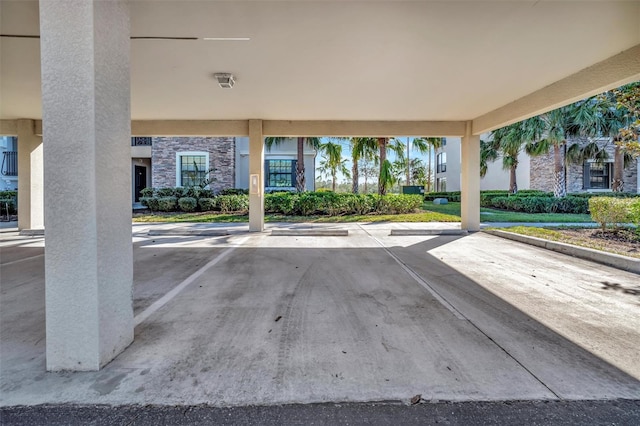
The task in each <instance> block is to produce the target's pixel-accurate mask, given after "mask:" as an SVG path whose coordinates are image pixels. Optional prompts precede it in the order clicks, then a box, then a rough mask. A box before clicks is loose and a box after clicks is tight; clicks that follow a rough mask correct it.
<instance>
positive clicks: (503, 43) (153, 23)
mask: <svg viewBox="0 0 640 426" xmlns="http://www.w3.org/2000/svg"><path fill="white" fill-rule="evenodd" d="M1 5H2V9H1V24H2V27H1V32H2V33H3V34H19V35H33V34H38V31H39V30H38V3H37V2H31V1H5V0H2V2H1ZM638 22H640V2H638V1H589V2H578V1H544V0H543V1H539V0H535V1H528V0H522V1H491V2H488V1H481V0H478V1H464V2H463V1H446V2H445V1H439V2H435V1H411V2H409V1H401V0H397V1H346V0H343V1H302V0H299V1H269V0H263V1H251V2H250V1H242V0H236V1H145V0H135V1H133V2H132V6H131V35H132V36H133V37H144V36H155V37H196V38H198V39H197V40H132V42H131V105H132V119H136V120H148V119H247V118H262V119H274V120H469V119H473V118H476V117H478V116H481V115H483V114H485V113H487V112H489V111H492V110H494V109H496V108H498V107H500V106H503V105H505V104H507V103H509V102H511V101H514V100H516V99H519V98H521V97H523V96H525V95H527V94H529V93H532V92H534V91H536V90H539V89H541V88H543V87H545V86H548V85H549V84H551V83H553V82H555V81H557V80H560V79H562V78H565V77H567V76H570V75H571V74H574V73H576V72H578V71H580V70H582V69H584V68H586V67H589V66H590V65H593V64H595V63H597V62H600V61H602V60H604V59H606V58H609V57H611V56H613V55H615V54H617V53H619V52H621V51H624V50H626V49H629V48H631V47H633V46H635V45H638V44H640V25H639V24H638ZM205 37H223V38H224V37H248V38H250V40H249V41H204V40H202V38H205ZM1 43H2V44H1V50H2V52H1V54H2V57H1V60H2V63H1V72H2V80H1V87H0V89H1V91H2V93H1V98H0V118H5V119H11V118H40V117H41V106H40V65H39V41H38V39H28V38H7V37H3V38H2V39H1ZM215 72H231V73H233V74H234V75H235V76H236V79H237V83H236V86H235V87H234V88H233V89H230V90H229V89H221V88H220V87H218V85H217V83H216V81H215V79H214V78H213V73H215Z"/></svg>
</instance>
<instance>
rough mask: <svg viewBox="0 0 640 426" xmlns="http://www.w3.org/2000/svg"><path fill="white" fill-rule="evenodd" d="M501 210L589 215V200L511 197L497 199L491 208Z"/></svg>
mask: <svg viewBox="0 0 640 426" xmlns="http://www.w3.org/2000/svg"><path fill="white" fill-rule="evenodd" d="M485 207H493V208H496V209H501V210H510V211H514V212H523V213H575V214H586V213H589V200H588V199H586V198H582V197H574V196H571V195H568V196H566V197H563V198H555V197H547V196H543V197H536V196H526V197H519V196H513V195H512V196H510V197H495V198H493V199H492V200H491V203H490V205H489V206H485Z"/></svg>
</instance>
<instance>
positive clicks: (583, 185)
mask: <svg viewBox="0 0 640 426" xmlns="http://www.w3.org/2000/svg"><path fill="white" fill-rule="evenodd" d="M589 142H590V141H589V140H582V141H580V140H575V141H570V142H569V143H568V144H567V145H565V147H563V149H562V151H561V155H562V161H563V162H565V153H566V150H567V147H569V146H571V145H573V144H578V145H579V146H580V147H581V148H582V147H584V146H585V145H586V144H587V143H589ZM596 142H597V143H598V146H599V147H600V148H601V149H603V150H604V151H605V152H606V155H605V157H606V159H605V160H604V161H595V160H592V159H588V160H585V161H583V162H581V163H569V164H567V165H566V167H565V182H566V185H567V193H576V192H609V191H611V184H612V181H613V165H614V162H613V158H614V149H615V146H614V145H613V143H611V141H610V140H609V139H601V140H598V141H596ZM638 162H640V158H637V159H634V160H632V161H630V162H629V164H627V167H625V168H624V172H623V176H622V181H623V188H622V189H623V191H624V192H636V193H638V192H640V180H639V176H638ZM565 163H566V162H565ZM553 171H554V155H553V152H549V153H547V154H545V155H541V156H538V157H532V158H531V174H530V181H531V188H532V189H539V190H542V191H548V192H551V191H553V181H554V178H553Z"/></svg>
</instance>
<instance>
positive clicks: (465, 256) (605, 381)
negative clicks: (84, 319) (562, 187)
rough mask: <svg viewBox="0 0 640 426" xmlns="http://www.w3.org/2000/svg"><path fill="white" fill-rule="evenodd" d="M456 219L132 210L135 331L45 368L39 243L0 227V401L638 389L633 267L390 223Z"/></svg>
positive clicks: (393, 397) (362, 397) (506, 395)
mask: <svg viewBox="0 0 640 426" xmlns="http://www.w3.org/2000/svg"><path fill="white" fill-rule="evenodd" d="M449 226H451V225H447V224H362V225H360V224H344V225H343V224H340V225H327V226H324V227H319V226H317V225H316V226H313V227H312V226H311V225H305V224H297V225H273V226H271V227H270V228H271V229H294V230H300V231H304V230H305V229H306V230H308V229H310V228H311V229H318V228H322V229H336V228H339V229H347V230H348V231H349V235H348V236H302V235H298V236H272V235H270V232H268V231H267V232H265V233H263V234H249V233H248V232H246V225H242V224H240V225H229V226H226V225H225V226H211V225H209V226H207V225H194V226H190V227H188V228H190V229H193V228H198V229H209V230H211V229H213V230H218V231H221V232H220V234H221V235H218V236H216V235H212V236H180V235H160V236H152V237H151V236H148V235H147V231H148V230H149V229H152V230H157V229H170V228H175V227H177V225H134V262H135V264H134V265H135V276H134V301H133V303H134V311H135V315H136V322H137V324H138V325H137V327H136V338H135V342H134V343H133V344H132V345H131V346H130V347H129V348H127V349H126V350H125V351H124V352H123V353H122V354H121V355H120V356H118V357H117V358H116V359H115V360H114V361H113V362H111V363H110V364H109V365H107V366H106V367H105V368H103V370H101V371H99V372H89V373H66V372H62V373H47V372H45V361H44V353H45V345H44V343H45V340H44V337H45V336H44V276H43V272H44V271H43V269H44V257H43V248H42V245H43V241H42V239H41V238H40V239H39V238H33V237H31V238H21V237H17V236H14V235H9V234H8V233H3V241H2V242H0V246H1V247H0V257H1V263H2V265H1V270H0V273H1V275H0V277H1V295H2V298H1V300H0V308H1V309H0V312H1V317H0V320H1V324H0V327H1V329H0V331H1V336H0V339H1V341H0V343H1V345H0V379H1V393H0V405H2V406H11V405H22V404H27V405H31V404H41V403H52V404H54V403H66V402H73V403H91V404H94V403H98V404H200V403H206V404H212V405H218V406H227V405H249V404H258V405H265V404H266V405H268V404H282V403H292V402H300V403H309V402H338V401H398V400H399V401H403V402H408V401H409V399H410V398H411V397H412V396H414V395H416V394H421V395H422V398H424V399H425V400H428V401H434V400H452V401H485V400H539V399H613V398H629V399H638V398H640V381H639V379H640V363H638V361H637V359H638V348H639V347H640V327H639V325H640V297H639V296H638V293H637V292H636V291H635V289H638V285H639V282H640V277H639V276H638V275H634V274H630V273H626V272H622V271H619V270H615V269H612V268H608V267H604V266H601V265H598V264H594V263H590V262H587V261H582V260H578V259H574V258H571V257H567V256H564V255H561V254H557V253H553V252H548V251H546V250H543V249H538V248H533V247H530V246H526V245H523V244H520V243H516V242H511V241H507V240H502V239H499V238H497V237H494V236H490V235H486V234H483V233H476V234H471V235H458V236H456V235H437V236H425V235H422V236H420V235H416V236H411V235H403V236H392V235H390V230H391V229H392V228H395V229H417V228H421V229H424V228H427V227H429V228H438V229H446V228H447V227H449ZM180 227H181V228H182V229H186V228H184V227H183V226H180ZM185 227H186V225H185ZM225 233H226V234H228V235H222V234H225Z"/></svg>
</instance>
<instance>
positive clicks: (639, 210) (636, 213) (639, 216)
mask: <svg viewBox="0 0 640 426" xmlns="http://www.w3.org/2000/svg"><path fill="white" fill-rule="evenodd" d="M629 219H630V220H631V222H632V223H634V224H635V225H636V226H637V227H638V229H637V231H638V232H640V198H637V199H635V200H633V201H632V202H631V204H630V205H629Z"/></svg>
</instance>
